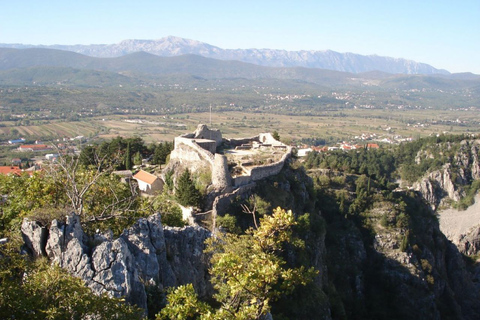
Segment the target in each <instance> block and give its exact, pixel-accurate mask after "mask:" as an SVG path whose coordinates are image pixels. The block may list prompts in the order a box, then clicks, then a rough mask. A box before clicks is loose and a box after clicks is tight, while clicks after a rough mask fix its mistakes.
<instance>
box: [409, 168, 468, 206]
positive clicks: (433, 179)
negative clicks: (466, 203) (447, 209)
mask: <svg viewBox="0 0 480 320" xmlns="http://www.w3.org/2000/svg"><path fill="white" fill-rule="evenodd" d="M413 188H414V189H415V190H417V191H419V192H420V193H421V194H422V196H423V198H424V199H425V200H426V201H427V202H428V203H429V204H430V205H431V207H432V209H434V210H435V209H436V208H437V207H438V205H440V203H441V201H442V199H443V198H444V197H446V196H447V197H448V198H450V199H452V200H454V201H458V200H460V199H461V197H462V191H461V190H458V189H457V187H456V186H455V184H454V182H453V181H452V169H451V165H450V164H446V165H444V166H443V168H442V169H441V170H435V171H433V172H431V173H429V174H428V175H427V176H426V177H424V178H423V179H422V180H420V181H418V182H416V183H415V184H414V185H413Z"/></svg>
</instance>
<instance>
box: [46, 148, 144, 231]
mask: <svg viewBox="0 0 480 320" xmlns="http://www.w3.org/2000/svg"><path fill="white" fill-rule="evenodd" d="M112 166H113V164H112V163H109V158H108V155H104V156H103V158H99V157H98V155H97V154H96V153H95V165H90V166H88V167H85V166H83V165H81V164H80V159H79V158H78V157H76V156H70V155H61V156H60V157H58V158H57V161H56V162H55V163H53V164H51V165H50V166H49V167H46V169H47V171H48V172H49V174H50V176H51V177H52V178H53V180H54V181H57V182H58V183H60V185H61V186H62V191H63V194H65V195H66V197H67V198H68V200H69V202H70V206H71V208H72V210H73V213H74V214H76V215H78V216H80V217H81V219H82V222H91V221H97V222H98V221H106V220H110V219H113V218H121V217H125V212H127V211H128V210H129V209H131V207H132V206H133V205H134V204H135V200H136V197H137V192H136V190H135V189H134V188H133V186H132V185H129V184H128V185H125V184H123V183H121V182H120V179H119V178H118V177H116V176H114V175H111V172H112Z"/></svg>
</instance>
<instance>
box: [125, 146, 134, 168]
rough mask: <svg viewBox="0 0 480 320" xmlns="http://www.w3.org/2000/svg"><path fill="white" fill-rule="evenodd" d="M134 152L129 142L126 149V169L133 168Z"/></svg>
mask: <svg viewBox="0 0 480 320" xmlns="http://www.w3.org/2000/svg"><path fill="white" fill-rule="evenodd" d="M132 167H133V166H132V152H131V150H130V143H128V144H127V151H125V169H127V170H132Z"/></svg>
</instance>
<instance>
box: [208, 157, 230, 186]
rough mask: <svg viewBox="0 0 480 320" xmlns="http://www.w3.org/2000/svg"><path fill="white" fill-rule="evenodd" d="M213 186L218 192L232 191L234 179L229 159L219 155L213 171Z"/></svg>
mask: <svg viewBox="0 0 480 320" xmlns="http://www.w3.org/2000/svg"><path fill="white" fill-rule="evenodd" d="M212 184H213V186H214V188H215V190H216V191H225V192H230V191H231V189H232V177H231V175H230V172H229V170H228V162H227V157H225V156H224V155H221V154H218V153H216V154H215V160H214V165H213V169H212Z"/></svg>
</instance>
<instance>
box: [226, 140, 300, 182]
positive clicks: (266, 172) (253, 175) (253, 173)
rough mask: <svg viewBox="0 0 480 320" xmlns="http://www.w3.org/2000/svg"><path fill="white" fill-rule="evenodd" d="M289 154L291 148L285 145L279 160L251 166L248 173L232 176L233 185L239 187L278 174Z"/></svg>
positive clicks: (290, 153)
mask: <svg viewBox="0 0 480 320" xmlns="http://www.w3.org/2000/svg"><path fill="white" fill-rule="evenodd" d="M291 155H292V148H291V147H287V151H286V152H285V154H284V155H283V156H282V158H281V159H280V160H279V161H277V162H275V163H272V164H269V165H264V166H258V167H254V168H252V169H251V170H250V174H249V175H245V176H238V177H235V178H233V185H234V186H235V187H240V186H242V185H246V184H249V183H251V182H254V181H258V180H261V179H264V178H267V177H270V176H274V175H276V174H279V173H280V171H281V170H282V168H283V166H284V165H285V161H287V159H289V158H290V156H291Z"/></svg>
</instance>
